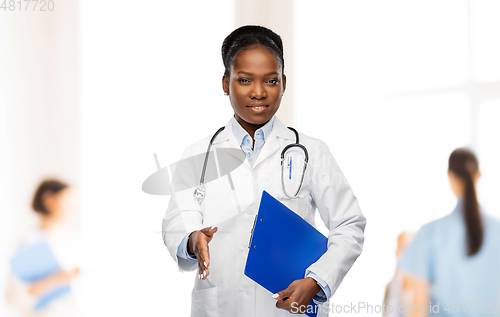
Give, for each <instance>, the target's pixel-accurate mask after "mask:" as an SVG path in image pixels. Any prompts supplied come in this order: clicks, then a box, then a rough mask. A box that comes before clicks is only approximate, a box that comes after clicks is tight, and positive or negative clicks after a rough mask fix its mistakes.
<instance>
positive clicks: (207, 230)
mask: <svg viewBox="0 0 500 317" xmlns="http://www.w3.org/2000/svg"><path fill="white" fill-rule="evenodd" d="M217 230H218V228H217V227H207V228H204V229H202V232H203V233H204V234H205V235H206V236H207V237H212V236H213V235H214V233H216V232H217Z"/></svg>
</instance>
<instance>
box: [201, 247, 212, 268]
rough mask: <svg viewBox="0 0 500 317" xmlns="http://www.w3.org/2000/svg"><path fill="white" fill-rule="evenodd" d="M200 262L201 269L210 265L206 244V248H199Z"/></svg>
mask: <svg viewBox="0 0 500 317" xmlns="http://www.w3.org/2000/svg"><path fill="white" fill-rule="evenodd" d="M200 262H201V264H202V266H203V269H205V268H207V267H208V266H209V265H210V252H209V251H208V245H207V246H206V248H203V249H201V258H200Z"/></svg>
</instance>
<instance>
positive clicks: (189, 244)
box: [187, 231, 196, 258]
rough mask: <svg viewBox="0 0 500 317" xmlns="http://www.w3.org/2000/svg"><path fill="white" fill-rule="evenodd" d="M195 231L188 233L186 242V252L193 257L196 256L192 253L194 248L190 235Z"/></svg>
mask: <svg viewBox="0 0 500 317" xmlns="http://www.w3.org/2000/svg"><path fill="white" fill-rule="evenodd" d="M195 232H196V231H193V232H191V233H190V234H189V238H188V243H187V252H188V255H189V256H191V257H193V258H195V257H196V254H195V253H194V250H193V247H192V239H191V236H192V235H193V233H195Z"/></svg>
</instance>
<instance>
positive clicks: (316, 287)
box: [305, 277, 321, 294]
mask: <svg viewBox="0 0 500 317" xmlns="http://www.w3.org/2000/svg"><path fill="white" fill-rule="evenodd" d="M305 280H308V282H309V284H310V285H311V288H312V289H314V294H317V293H318V292H319V291H321V286H319V284H318V282H316V280H315V279H313V278H312V277H306V278H305Z"/></svg>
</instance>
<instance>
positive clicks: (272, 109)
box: [222, 45, 286, 128]
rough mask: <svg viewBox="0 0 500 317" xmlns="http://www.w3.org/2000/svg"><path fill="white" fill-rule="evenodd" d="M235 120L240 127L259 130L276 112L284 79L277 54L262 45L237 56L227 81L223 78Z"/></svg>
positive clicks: (281, 94) (283, 86) (244, 50)
mask: <svg viewBox="0 0 500 317" xmlns="http://www.w3.org/2000/svg"><path fill="white" fill-rule="evenodd" d="M222 85H223V89H224V91H225V92H228V93H229V101H230V102H231V106H232V107H233V110H234V114H235V117H236V120H237V121H238V122H239V123H240V124H241V125H242V126H243V128H248V127H253V128H258V127H260V126H262V125H264V124H265V123H266V122H267V121H269V120H270V119H271V118H272V116H273V115H274V114H275V113H276V111H278V108H279V106H280V103H281V97H282V96H283V93H284V91H285V88H286V76H284V75H283V73H282V70H281V65H280V63H279V62H278V58H277V57H276V55H275V54H274V53H273V52H272V51H270V50H268V49H266V48H265V47H262V46H261V45H255V46H250V47H247V48H245V49H242V50H240V51H239V52H238V54H237V55H236V58H235V61H234V64H233V65H232V67H231V75H230V77H229V78H227V77H226V76H223V77H222Z"/></svg>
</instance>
